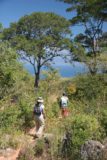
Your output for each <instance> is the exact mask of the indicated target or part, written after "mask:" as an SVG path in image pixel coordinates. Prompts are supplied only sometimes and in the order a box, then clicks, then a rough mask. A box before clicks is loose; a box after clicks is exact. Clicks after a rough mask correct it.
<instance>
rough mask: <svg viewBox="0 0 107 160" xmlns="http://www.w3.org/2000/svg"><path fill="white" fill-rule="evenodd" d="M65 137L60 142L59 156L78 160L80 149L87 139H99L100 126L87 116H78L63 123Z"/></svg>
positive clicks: (91, 117) (94, 119)
mask: <svg viewBox="0 0 107 160" xmlns="http://www.w3.org/2000/svg"><path fill="white" fill-rule="evenodd" d="M62 127H63V129H64V130H65V136H64V138H63V140H62V141H60V144H59V148H60V156H62V158H67V159H68V160H70V159H72V160H73V159H74V160H75V159H76V160H78V159H80V147H81V145H82V144H83V143H84V142H85V141H86V140H89V139H100V136H101V133H100V125H99V123H98V120H97V119H96V118H95V117H93V116H89V115H85V114H78V115H75V116H73V117H71V118H69V119H67V120H66V121H65V122H64V123H63V126H62Z"/></svg>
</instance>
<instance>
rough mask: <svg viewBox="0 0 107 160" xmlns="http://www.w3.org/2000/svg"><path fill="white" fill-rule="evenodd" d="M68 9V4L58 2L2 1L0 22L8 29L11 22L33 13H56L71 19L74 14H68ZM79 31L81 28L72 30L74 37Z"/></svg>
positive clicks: (38, 0) (0, 0)
mask: <svg viewBox="0 0 107 160" xmlns="http://www.w3.org/2000/svg"><path fill="white" fill-rule="evenodd" d="M67 7H68V5H67V4H64V3H62V2H58V1H57V0H0V22H1V23H2V24H3V27H4V28H7V27H9V24H10V23H11V22H17V21H18V20H19V19H20V18H21V17H22V16H24V15H28V14H31V13H32V12H54V13H56V14H58V15H61V16H63V17H65V18H67V19H70V18H72V17H73V16H74V13H72V14H71V13H68V12H66V8H67ZM79 31H80V27H73V28H72V33H73V34H74V35H75V34H77V33H78V32H79ZM81 31H82V27H81Z"/></svg>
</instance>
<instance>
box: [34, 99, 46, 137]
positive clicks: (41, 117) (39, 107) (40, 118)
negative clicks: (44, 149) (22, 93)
mask: <svg viewBox="0 0 107 160" xmlns="http://www.w3.org/2000/svg"><path fill="white" fill-rule="evenodd" d="M43 102H44V101H43V99H42V97H39V98H38V99H37V102H36V103H35V106H34V110H33V115H34V118H35V121H36V135H35V136H36V137H37V138H39V137H41V136H42V134H43V130H44V125H45V123H44V122H45V112H44V105H43Z"/></svg>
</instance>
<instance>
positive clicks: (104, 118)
mask: <svg viewBox="0 0 107 160" xmlns="http://www.w3.org/2000/svg"><path fill="white" fill-rule="evenodd" d="M100 114H101V115H100V122H101V126H102V127H103V129H104V136H105V137H106V136H107V109H103V110H102V111H101V113H100Z"/></svg>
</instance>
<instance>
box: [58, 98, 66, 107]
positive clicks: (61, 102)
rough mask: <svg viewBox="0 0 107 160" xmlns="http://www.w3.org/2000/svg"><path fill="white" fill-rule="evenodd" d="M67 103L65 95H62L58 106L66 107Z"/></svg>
mask: <svg viewBox="0 0 107 160" xmlns="http://www.w3.org/2000/svg"><path fill="white" fill-rule="evenodd" d="M67 105H68V99H67V98H66V97H62V98H61V100H60V106H61V107H67Z"/></svg>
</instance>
